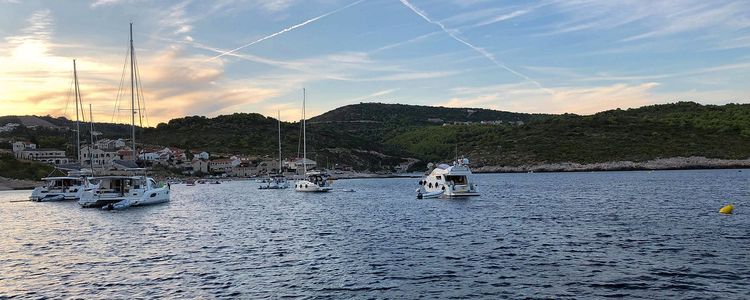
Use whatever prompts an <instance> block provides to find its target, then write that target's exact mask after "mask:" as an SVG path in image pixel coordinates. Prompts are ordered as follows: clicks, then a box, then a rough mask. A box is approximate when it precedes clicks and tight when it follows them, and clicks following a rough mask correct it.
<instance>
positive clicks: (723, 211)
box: [719, 204, 734, 215]
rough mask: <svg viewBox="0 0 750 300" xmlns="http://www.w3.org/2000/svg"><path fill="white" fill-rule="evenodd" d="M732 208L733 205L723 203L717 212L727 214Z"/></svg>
mask: <svg viewBox="0 0 750 300" xmlns="http://www.w3.org/2000/svg"><path fill="white" fill-rule="evenodd" d="M733 210H734V205H731V204H729V205H725V206H724V207H722V208H721V209H720V210H719V213H722V214H727V215H728V214H731V213H732V211H733Z"/></svg>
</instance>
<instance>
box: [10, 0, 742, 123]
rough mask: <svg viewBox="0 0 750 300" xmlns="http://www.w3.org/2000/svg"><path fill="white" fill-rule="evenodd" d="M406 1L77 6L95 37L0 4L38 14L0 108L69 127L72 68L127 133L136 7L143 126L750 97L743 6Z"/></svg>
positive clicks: (17, 40) (188, 0)
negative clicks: (410, 107)
mask: <svg viewBox="0 0 750 300" xmlns="http://www.w3.org/2000/svg"><path fill="white" fill-rule="evenodd" d="M400 2H401V3H399V1H396V2H393V3H391V4H390V5H383V3H381V2H377V1H371V0H366V1H356V0H318V1H299V0H273V1H261V0H222V1H216V2H205V1H194V0H180V1H174V2H162V1H157V2H149V1H144V0H91V1H89V2H88V3H83V4H81V3H78V4H77V5H78V6H79V7H78V8H77V9H89V10H90V11H89V12H87V13H91V14H92V15H96V16H92V18H90V20H92V21H90V23H86V24H99V23H96V22H104V23H101V24H111V23H114V22H115V21H114V20H110V19H109V17H110V16H111V17H113V18H115V19H118V20H116V21H117V22H121V23H122V25H123V26H122V30H121V31H120V29H119V27H118V28H115V29H114V31H113V32H112V36H111V37H110V36H101V34H97V36H95V37H89V36H82V34H81V33H78V32H75V30H73V29H71V28H75V27H76V26H71V25H80V24H78V23H76V22H79V20H71V18H70V16H71V15H72V14H71V13H70V12H69V11H64V10H66V9H73V8H70V7H63V8H61V7H60V6H59V5H48V7H49V9H38V8H37V7H39V6H40V5H31V4H29V3H31V2H28V3H27V2H23V1H8V0H6V1H2V0H0V5H5V6H3V7H2V11H0V17H2V16H4V15H3V12H4V11H11V12H13V13H14V14H16V15H18V14H20V12H15V11H14V10H15V9H16V8H17V7H24V8H28V7H32V8H37V10H36V11H33V12H31V13H28V11H32V10H33V9H31V10H25V12H24V14H28V15H27V17H26V19H25V23H24V24H21V23H20V21H13V22H16V23H18V24H12V25H17V27H18V28H20V29H15V30H14V29H6V28H3V29H2V30H0V36H2V39H0V66H2V67H0V110H1V111H2V113H4V114H52V115H62V114H66V115H67V116H68V117H74V116H75V114H74V112H73V108H72V105H73V103H72V99H69V96H68V94H69V90H70V87H71V80H72V59H73V58H76V59H77V62H78V70H79V77H80V84H81V91H82V94H83V100H84V103H86V104H88V103H89V102H90V103H92V104H93V106H94V114H95V116H94V118H95V119H96V120H101V121H119V122H128V119H127V116H128V113H127V111H125V110H124V109H126V108H128V107H129V104H130V99H129V98H130V96H129V94H128V89H127V88H128V87H129V84H128V83H127V81H128V79H129V76H127V75H128V73H127V72H126V73H125V74H126V78H125V82H126V84H125V87H126V91H125V92H126V93H125V95H123V96H122V99H120V100H121V101H120V102H119V105H118V107H117V108H115V98H116V96H117V94H118V86H119V84H120V78H121V77H120V76H121V73H122V71H123V70H122V66H123V63H124V62H123V52H124V51H125V49H124V44H125V42H126V41H127V21H125V19H126V18H130V17H131V16H125V14H127V13H129V12H128V11H129V10H130V9H131V8H132V7H133V6H135V5H139V6H143V4H144V3H150V4H149V5H148V6H149V9H145V10H139V15H138V18H136V19H135V20H134V21H135V23H136V24H135V29H136V41H135V43H136V47H137V48H136V49H137V55H138V64H139V67H140V74H141V79H142V81H143V91H144V95H145V98H146V107H147V112H148V125H151V126H154V125H156V124H157V123H158V122H163V121H167V120H169V119H171V118H175V117H181V116H185V115H207V116H216V115H218V114H230V113H234V112H260V113H262V114H264V115H267V116H272V117H275V116H276V111H277V110H281V112H282V119H284V120H288V121H291V120H298V119H299V117H300V115H301V113H300V102H301V98H302V97H301V89H302V87H307V88H308V96H310V97H309V98H308V99H312V100H313V101H311V102H308V116H312V115H316V114H319V113H323V112H325V111H327V110H330V109H333V108H336V107H339V106H343V105H347V104H351V103H358V102H362V101H388V102H400V103H412V104H415V102H416V103H429V104H441V103H442V104H443V105H448V106H456V107H459V106H460V107H465V106H479V107H487V108H494V109H503V110H512V111H523V112H546V113H563V112H573V113H583V114H586V113H593V112H597V111H600V110H605V109H612V108H617V107H620V108H627V107H635V106H640V105H645V104H652V103H661V102H668V101H677V100H701V101H704V103H707V102H711V103H722V102H726V101H727V100H732V101H747V98H748V96H750V89H749V88H747V87H745V85H746V83H744V82H742V80H741V78H747V77H748V76H750V75H748V72H750V56H747V54H746V51H745V52H744V53H745V54H736V53H740V52H742V50H746V49H748V48H750V40H748V38H747V37H746V33H747V32H748V30H750V18H748V16H750V15H748V12H749V11H750V5H749V4H748V2H747V1H734V0H717V1H715V2H711V3H708V2H705V1H699V0H684V1H657V2H654V1H646V0H627V1H619V2H618V1H597V0H577V1H564V0H549V1H542V2H528V1H517V2H513V1H509V2H506V1H502V2H500V1H487V0H452V1H445V2H441V3H439V4H436V2H434V1H424V0H409V1H404V0H402V1H400ZM37 4H38V3H37ZM74 5H76V4H70V5H67V6H74ZM405 6H406V7H405ZM6 8H7V10H6ZM18 11H21V10H20V9H19V10H18ZM331 12H335V13H331ZM374 13H377V14H382V15H387V16H386V17H382V18H370V16H371V15H373V14H374ZM99 15H107V17H105V18H101V17H100V18H96V17H97V16H99ZM320 16H326V17H320ZM87 20H89V19H87ZM93 20H95V21H93ZM248 20H250V21H248ZM305 20H308V21H305ZM309 20H316V21H314V22H309ZM293 24H298V25H299V24H303V25H304V26H303V25H300V26H297V25H293ZM290 26H291V27H290ZM295 26H297V27H295ZM284 28H287V29H289V28H293V29H294V30H291V29H289V30H285V29H284ZM79 29H80V28H79ZM368 30H370V31H371V33H369V35H366V36H367V38H361V37H362V36H365V35H364V32H365V31H368ZM56 31H58V32H56ZM59 31H65V32H64V33H65V34H67V36H66V37H65V38H63V37H61V34H59V33H60V32H59ZM74 32H75V33H76V34H78V35H75V34H74ZM274 32H275V33H274ZM279 32H281V33H283V34H281V33H279ZM71 35H73V39H70V38H71ZM105 35H106V34H105ZM260 37H266V38H260ZM259 38H260V41H259V42H253V43H252V44H250V45H249V46H242V45H248V44H247V43H249V42H251V41H258V40H259ZM71 40H83V41H85V42H69V41H71ZM66 42H68V44H66ZM102 44H104V45H123V49H120V48H117V47H114V46H109V48H104V47H103V46H102ZM240 46H242V47H240ZM238 47H239V48H238ZM231 49H235V50H236V52H231V53H227V52H228V51H230V50H231ZM71 53H75V55H76V57H72V56H71ZM81 54H83V55H81ZM220 55H221V56H220ZM743 55H744V56H743ZM217 56H220V57H217ZM216 57H217V58H216ZM211 58H216V59H211ZM500 58H502V61H500V60H499V59H500ZM582 58H583V59H582ZM493 65H496V66H497V67H500V68H496V67H493ZM530 65H532V66H530ZM542 84H544V85H543V86H542ZM691 97H692V98H691ZM383 98H387V99H388V100H381V99H383ZM66 106H68V107H67V108H66ZM120 109H123V110H120ZM144 121H145V120H144Z"/></svg>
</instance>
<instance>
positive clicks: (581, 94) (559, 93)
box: [443, 82, 659, 114]
mask: <svg viewBox="0 0 750 300" xmlns="http://www.w3.org/2000/svg"><path fill="white" fill-rule="evenodd" d="M657 86H659V84H658V83H656V82H648V83H642V84H635V85H629V84H622V83H618V84H613V85H607V86H590V87H579V86H568V87H555V88H552V89H551V90H552V91H553V93H552V94H551V95H549V94H546V93H540V91H539V90H537V89H531V88H529V87H528V86H523V85H494V86H485V87H460V88H455V89H453V91H454V92H455V93H456V97H453V98H451V99H449V100H447V101H446V102H444V103H443V105H445V106H451V107H467V106H479V107H489V108H493V109H500V110H509V111H522V112H544V113H577V114H591V113H595V112H599V111H602V110H607V109H614V108H631V107H638V106H642V105H645V104H649V103H653V102H654V98H655V96H654V95H653V94H652V91H653V89H654V88H656V87H657Z"/></svg>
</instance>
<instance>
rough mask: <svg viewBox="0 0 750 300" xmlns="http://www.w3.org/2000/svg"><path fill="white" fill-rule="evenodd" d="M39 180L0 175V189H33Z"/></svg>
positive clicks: (39, 182)
mask: <svg viewBox="0 0 750 300" xmlns="http://www.w3.org/2000/svg"><path fill="white" fill-rule="evenodd" d="M41 183H42V182H41V181H34V180H23V179H12V178H5V177H0V191H13V190H33V189H34V188H35V187H37V186H38V185H40V184H41Z"/></svg>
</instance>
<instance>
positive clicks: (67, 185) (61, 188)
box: [29, 59, 91, 202]
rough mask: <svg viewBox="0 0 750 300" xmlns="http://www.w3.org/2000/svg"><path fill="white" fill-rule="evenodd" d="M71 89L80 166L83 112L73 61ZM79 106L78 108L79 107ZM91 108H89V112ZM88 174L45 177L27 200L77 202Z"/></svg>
mask: <svg viewBox="0 0 750 300" xmlns="http://www.w3.org/2000/svg"><path fill="white" fill-rule="evenodd" d="M73 84H74V85H73V88H74V93H75V101H76V152H77V155H78V163H79V165H80V164H81V121H80V117H81V114H82V111H83V101H82V100H81V90H80V87H79V85H78V70H77V69H76V60H75V59H74V60H73ZM79 104H80V106H79ZM90 110H91V108H90V107H89V111H90ZM56 170H60V169H56ZM89 176H91V173H90V172H82V171H78V172H69V173H68V176H58V177H45V178H42V181H44V185H43V186H38V187H36V188H34V190H33V191H31V196H29V200H31V201H38V202H42V201H60V200H78V199H79V198H81V194H82V193H83V191H84V190H85V189H87V188H90V187H89V182H88V177H89Z"/></svg>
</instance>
